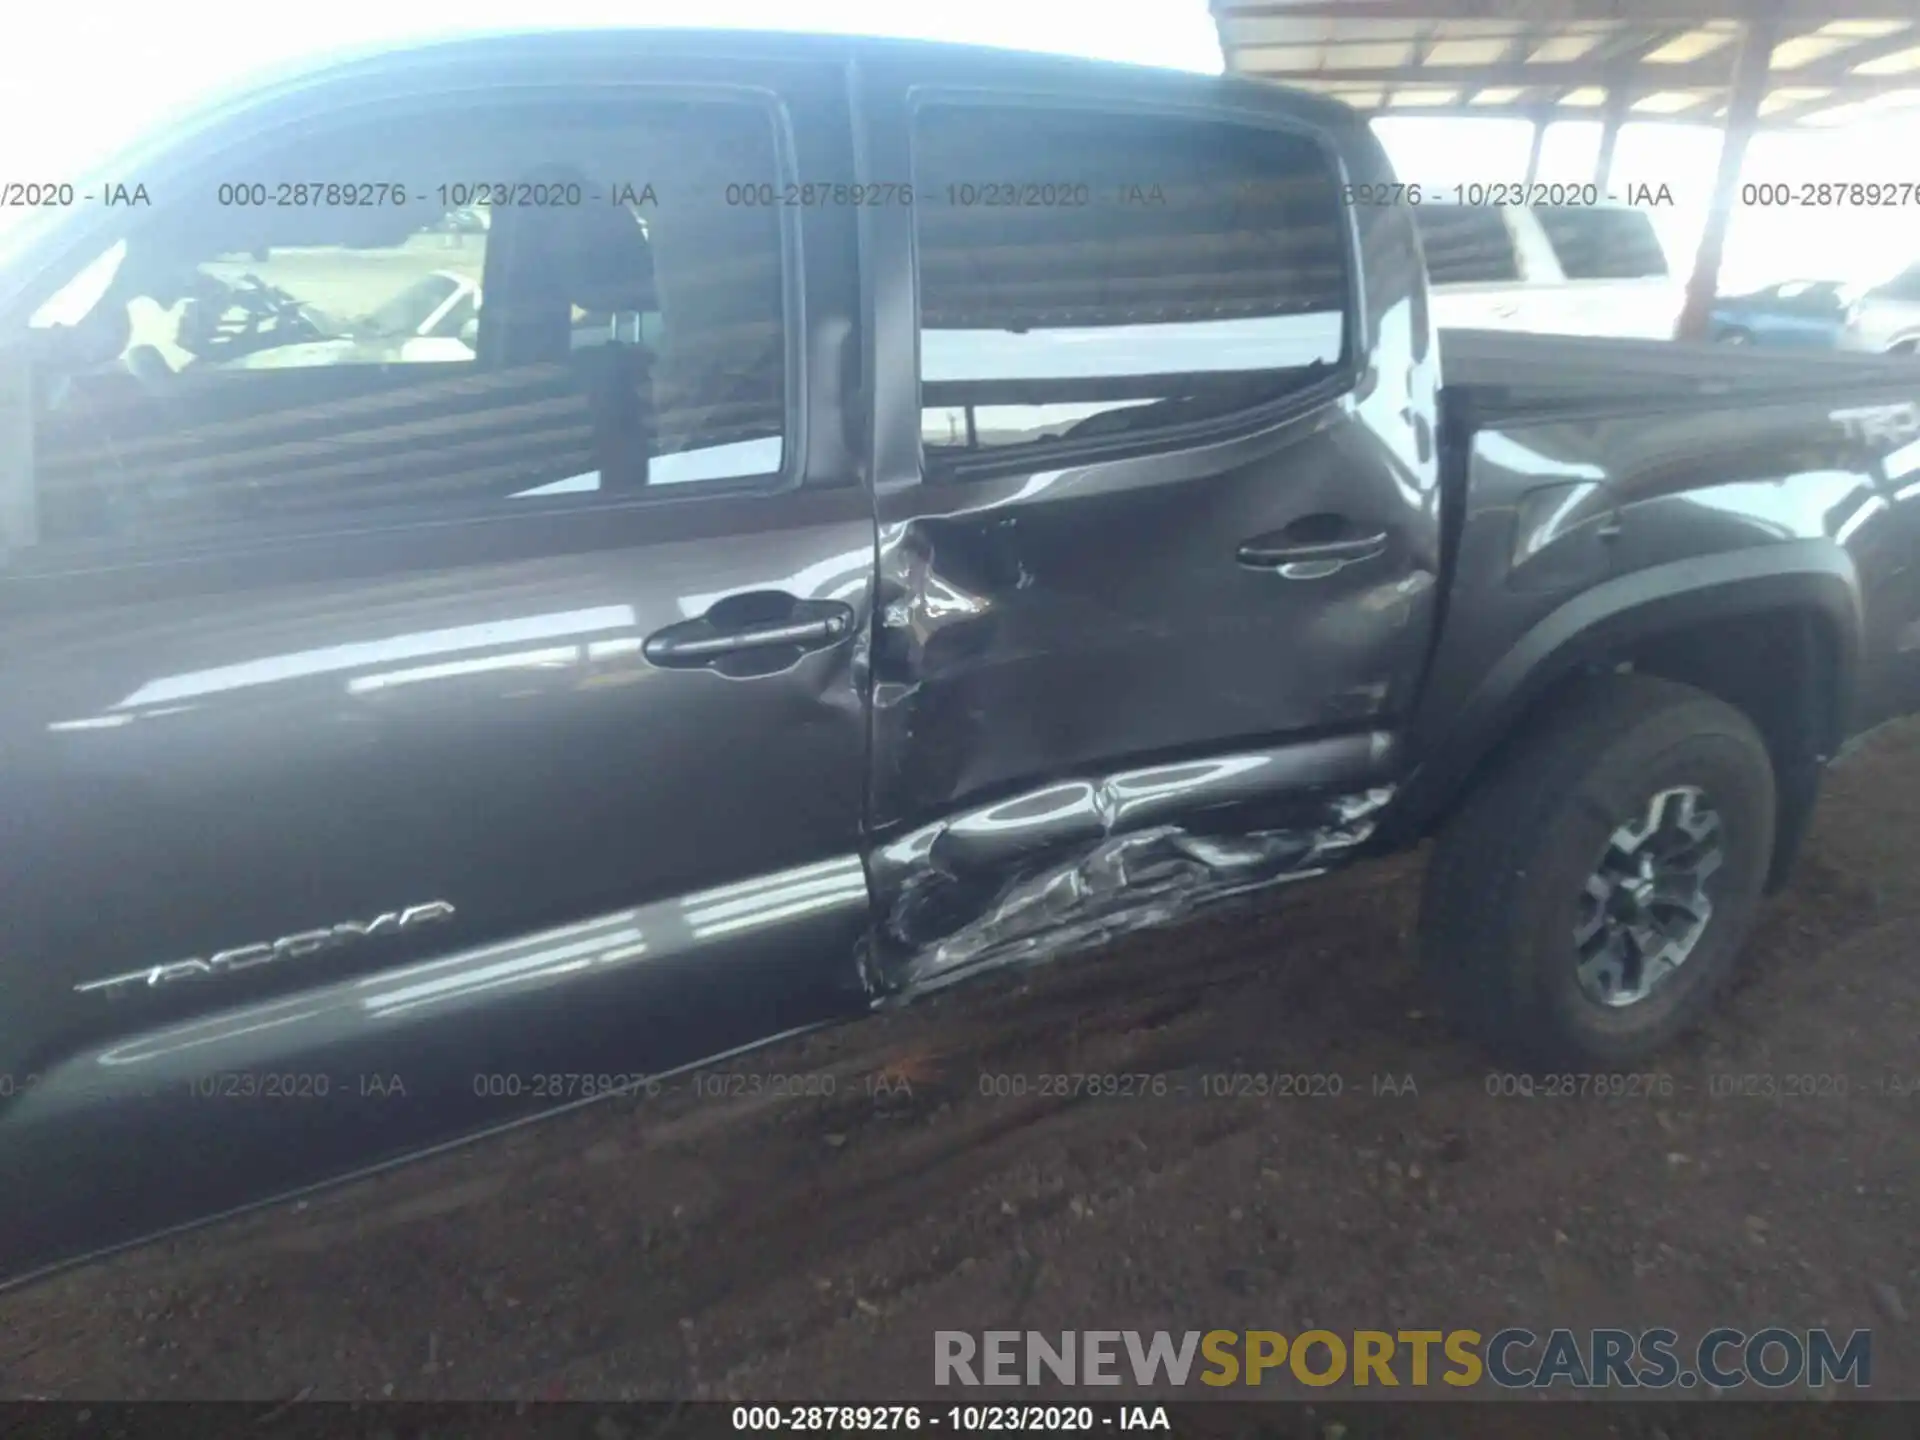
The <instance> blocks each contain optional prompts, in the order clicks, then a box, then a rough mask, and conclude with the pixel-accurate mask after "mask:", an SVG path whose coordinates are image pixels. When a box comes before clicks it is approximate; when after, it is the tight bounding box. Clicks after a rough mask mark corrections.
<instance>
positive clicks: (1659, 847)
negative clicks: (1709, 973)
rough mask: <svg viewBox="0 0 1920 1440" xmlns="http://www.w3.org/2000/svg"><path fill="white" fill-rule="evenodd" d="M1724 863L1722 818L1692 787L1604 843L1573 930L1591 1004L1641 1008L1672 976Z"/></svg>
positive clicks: (1703, 922)
mask: <svg viewBox="0 0 1920 1440" xmlns="http://www.w3.org/2000/svg"><path fill="white" fill-rule="evenodd" d="M1725 858H1726V850H1725V826H1724V824H1723V823H1722V821H1721V818H1720V813H1719V812H1718V811H1717V810H1715V809H1714V808H1713V806H1712V805H1711V804H1710V803H1709V802H1708V800H1707V797H1706V794H1705V792H1704V791H1702V790H1701V789H1699V788H1698V787H1697V786H1692V785H1680V786H1675V787H1673V788H1672V789H1668V790H1662V791H1659V792H1658V793H1657V794H1655V795H1653V796H1651V797H1650V798H1649V799H1648V801H1647V803H1646V806H1645V808H1644V809H1643V810H1642V812H1641V813H1640V814H1639V815H1638V816H1636V817H1634V818H1633V819H1630V820H1628V821H1626V822H1624V823H1623V824H1621V825H1620V826H1619V828H1618V829H1616V830H1615V831H1614V832H1613V834H1612V835H1610V836H1609V837H1608V838H1607V845H1606V849H1605V850H1604V851H1603V852H1602V854H1601V856H1600V861H1599V864H1597V865H1596V866H1595V867H1594V869H1593V872H1592V873H1591V874H1590V875H1588V877H1587V881H1586V884H1585V886H1584V887H1583V888H1582V890H1581V894H1580V906H1579V915H1578V918H1577V919H1576V920H1575V922H1574V927H1573V939H1574V944H1575V946H1576V947H1577V949H1578V951H1579V960H1578V963H1577V969H1576V974H1577V975H1578V977H1579V981H1580V989H1581V991H1582V992H1583V993H1584V994H1585V995H1586V997H1587V998H1588V999H1589V1000H1592V1001H1593V1002H1595V1003H1596V1004H1599V1005H1604V1006H1607V1007H1608V1008H1610V1009H1620V1008H1623V1007H1625V1006H1628V1005H1637V1004H1639V1003H1641V1002H1642V1001H1644V1000H1645V999H1647V997H1648V996H1650V995H1652V994H1653V993H1654V992H1655V991H1656V990H1658V989H1660V988H1661V987H1662V986H1663V985H1665V984H1666V983H1667V982H1668V981H1669V980H1670V979H1671V978H1672V976H1673V973H1674V972H1675V971H1676V970H1678V969H1679V968H1680V967H1681V966H1682V965H1684V964H1685V963H1686V962H1687V959H1688V958H1689V957H1690V956H1691V955H1692V954H1693V952H1694V950H1695V949H1696V948H1697V947H1698V945H1699V943H1700V937H1701V936H1702V935H1704V934H1705V933H1706V930H1707V926H1708V924H1709V922H1711V920H1712V919H1713V898H1712V897H1711V896H1710V895H1709V894H1708V893H1707V880H1708V878H1709V877H1710V876H1711V875H1712V874H1713V873H1714V872H1715V871H1716V870H1718V869H1719V868H1720V866H1721V864H1722V862H1723V861H1724V860H1725Z"/></svg>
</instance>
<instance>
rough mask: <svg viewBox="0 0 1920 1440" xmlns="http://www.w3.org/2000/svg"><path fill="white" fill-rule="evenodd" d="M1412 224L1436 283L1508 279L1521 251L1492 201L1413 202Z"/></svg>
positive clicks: (1516, 272)
mask: <svg viewBox="0 0 1920 1440" xmlns="http://www.w3.org/2000/svg"><path fill="white" fill-rule="evenodd" d="M1413 223H1414V228H1415V229H1417V230H1418V231H1419V232H1420V248H1421V249H1422V250H1423V251H1424V252H1425V254H1426V259H1427V278H1428V279H1429V280H1430V281H1431V282H1432V283H1433V284H1435V285H1511V284H1514V283H1516V282H1517V281H1518V280H1519V279H1520V257H1519V256H1518V254H1516V253H1515V251H1514V247H1513V232H1512V231H1511V230H1509V229H1508V228H1507V217H1506V216H1505V215H1503V214H1502V213H1501V212H1500V210H1499V208H1498V207H1497V206H1491V205H1435V204H1432V203H1428V204H1424V205H1417V206H1415V207H1414V210H1413Z"/></svg>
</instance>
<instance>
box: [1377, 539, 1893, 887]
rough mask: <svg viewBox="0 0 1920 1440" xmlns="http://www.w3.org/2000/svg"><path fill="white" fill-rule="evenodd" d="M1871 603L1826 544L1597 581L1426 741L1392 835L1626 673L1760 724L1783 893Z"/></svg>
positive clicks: (1844, 717)
mask: <svg viewBox="0 0 1920 1440" xmlns="http://www.w3.org/2000/svg"><path fill="white" fill-rule="evenodd" d="M1862 623H1863V622H1862V606H1861V600H1860V588H1859V581H1858V577H1857V574H1856V572H1855V569H1854V564H1853V560H1852V558H1851V557H1850V556H1849V555H1848V554H1847V552H1846V551H1845V550H1843V549H1841V548H1840V547H1839V546H1837V545H1835V544H1833V543H1832V542H1830V541H1826V540H1800V541H1788V542H1783V543H1781V544H1778V545H1773V546H1767V547H1765V548H1762V549H1755V550H1741V551H1733V552H1728V553H1725V554H1721V555H1711V556H1704V557H1700V558H1698V559H1690V560H1682V561H1675V562H1671V563H1668V564H1663V565H1658V566H1653V567H1650V568H1649V569H1646V570H1642V571H1636V572H1634V573H1632V574H1628V575H1623V576H1618V577H1616V578H1614V579H1612V580H1609V581H1606V582H1604V583H1603V584H1600V585H1597V586H1594V587H1593V588H1591V589H1589V590H1587V591H1584V592H1582V593H1581V594H1579V595H1577V596H1575V597H1573V598H1572V599H1570V600H1569V601H1567V602H1566V603H1565V604H1563V605H1561V606H1560V607H1558V608H1557V609H1555V610H1554V611H1552V612H1551V613H1549V614H1548V615H1547V616H1546V617H1544V618H1543V619H1541V620H1540V621H1538V622H1537V623H1536V624H1535V625H1533V626H1532V627H1531V628H1530V629H1528V630H1527V631H1525V632H1524V633H1523V634H1522V635H1521V636H1520V638H1519V639H1518V640H1517V641H1516V642H1515V643H1514V644H1513V645H1511V646H1509V647H1508V648H1507V650H1506V651H1505V652H1504V653H1503V654H1502V656H1501V658H1500V659H1499V660H1498V661H1496V662H1495V663H1494V664H1493V665H1492V666H1491V667H1490V668H1489V670H1488V671H1487V673H1486V675H1484V676H1483V677H1482V678H1481V680H1480V681H1479V683H1478V684H1477V685H1476V686H1474V687H1473V689H1472V690H1471V691H1470V692H1469V694H1468V695H1467V697H1466V699H1465V700H1464V701H1463V703H1462V704H1461V705H1460V706H1458V707H1457V708H1456V709H1455V710H1454V711H1453V713H1452V714H1451V715H1449V716H1446V717H1438V718H1436V719H1434V720H1433V721H1432V722H1431V724H1430V728H1429V731H1428V733H1427V734H1426V735H1424V736H1423V735H1420V734H1416V735H1414V736H1412V737H1410V738H1411V741H1412V743H1411V745H1410V750H1411V752H1412V754H1413V756H1414V765H1413V768H1412V769H1411V770H1410V772H1409V773H1408V775H1407V778H1406V782H1405V783H1404V785H1403V786H1402V787H1401V790H1400V794H1399V796H1398V797H1397V799H1396V803H1395V804H1394V806H1393V807H1392V810H1391V812H1390V813H1389V814H1388V815H1387V816H1386V817H1383V823H1382V827H1381V835H1382V840H1383V843H1384V844H1387V845H1395V844H1399V845H1405V844H1411V843H1414V842H1417V841H1418V840H1420V839H1423V838H1425V837H1426V836H1427V835H1428V834H1430V833H1431V832H1432V831H1433V830H1434V829H1435V828H1436V827H1437V826H1438V825H1439V824H1440V823H1441V822H1442V821H1443V820H1444V819H1445V818H1446V816H1447V815H1448V814H1449V813H1451V811H1452V810H1453V808H1454V807H1455V806H1456V805H1457V804H1458V803H1459V802H1460V800H1461V799H1462V798H1463V797H1464V796H1465V795H1466V794H1467V793H1468V791H1469V790H1470V789H1471V788H1472V787H1473V785H1474V784H1475V782H1476V781H1477V780H1478V778H1479V777H1480V776H1481V775H1482V774H1483V773H1484V772H1485V770H1486V769H1487V768H1488V767H1489V766H1490V765H1492V764H1495V763H1497V762H1498V760H1499V758H1500V756H1501V755H1502V754H1503V753H1504V751H1505V750H1506V748H1507V747H1508V745H1509V743H1510V742H1511V741H1512V740H1513V739H1514V738H1516V737H1517V736H1519V735H1522V734H1524V733H1526V732H1527V730H1528V728H1529V725H1530V722H1532V721H1534V720H1536V719H1537V718H1538V717H1540V716H1541V715H1542V714H1543V712H1545V711H1546V710H1547V709H1548V708H1549V707H1551V706H1554V705H1557V704H1561V703H1565V702H1566V701H1567V700H1568V698H1569V696H1570V694H1571V692H1572V691H1573V690H1574V689H1575V688H1576V687H1577V686H1578V685H1579V684H1580V683H1581V682H1582V681H1583V680H1584V679H1585V678H1587V677H1589V676H1592V675H1594V674H1597V673H1604V672H1606V671H1609V670H1617V669H1622V668H1628V669H1634V670H1640V671H1643V672H1645V673H1649V674H1654V675H1660V676H1662V677H1664V678H1667V679H1671V680H1677V681H1680V682H1683V683H1686V684H1691V685H1694V686H1696V687H1697V688H1699V689H1702V690H1705V691H1707V692H1708V693H1711V694H1715V695H1718V696H1720V697H1721V698H1722V699H1725V700H1727V701H1728V702H1729V703H1731V704H1733V705H1735V706H1736V708H1738V709H1740V710H1742V711H1743V712H1744V713H1746V714H1747V715H1748V716H1749V718H1750V719H1752V720H1753V721H1754V723H1755V724H1756V726H1757V727H1758V728H1759V729H1760V731H1761V733H1762V735H1763V737H1764V738H1765V739H1766V741H1767V744H1768V749H1769V753H1770V754H1771V755H1772V757H1773V761H1774V768H1775V774H1776V778H1777V780H1778V782H1779V799H1780V821H1779V826H1778V829H1777V832H1776V843H1775V852H1774V860H1773V865H1772V868H1771V870H1770V873H1769V881H1768V884H1769V889H1777V888H1778V886H1779V884H1780V883H1781V882H1782V881H1783V880H1784V877H1785V873H1786V870H1787V867H1788V865H1789V864H1790V862H1791V860H1792V857H1793V854H1794V852H1795V851H1796V850H1797V849H1798V846H1799V841H1800V838H1801V836H1802V835H1803V834H1804V832H1805V827H1806V823H1807V821H1808V819H1809V818H1810V815H1811V811H1812V806H1813V800H1814V796H1815V794H1816V792H1817V790H1818V784H1819V774H1820V770H1821V767H1822V766H1823V765H1824V763H1825V762H1826V760H1827V759H1828V758H1830V757H1831V756H1832V755H1833V754H1834V753H1835V752H1836V751H1837V750H1838V748H1839V747H1840V745H1841V743H1842V742H1843V741H1844V740H1845V738H1846V737H1847V736H1848V735H1849V734H1850V733H1851V730H1852V725H1853V721H1852V716H1853V711H1854V696H1855V689H1856V686H1857V684H1858V676H1859V666H1860V652H1861V633H1862Z"/></svg>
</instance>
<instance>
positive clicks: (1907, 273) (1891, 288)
mask: <svg viewBox="0 0 1920 1440" xmlns="http://www.w3.org/2000/svg"><path fill="white" fill-rule="evenodd" d="M1874 293H1876V294H1877V295H1879V296H1880V297H1881V298H1882V299H1886V300H1920V265H1915V266H1913V267H1911V268H1910V269H1907V270H1903V271H1901V272H1900V273H1899V274H1898V275H1896V276H1894V277H1893V279H1891V280H1889V281H1887V282H1886V283H1885V284H1884V285H1882V286H1881V287H1880V288H1879V290H1878V291H1876V292H1874Z"/></svg>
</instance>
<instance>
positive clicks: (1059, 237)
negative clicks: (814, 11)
mask: <svg viewBox="0 0 1920 1440" xmlns="http://www.w3.org/2000/svg"><path fill="white" fill-rule="evenodd" d="M913 146H914V161H913V165H914V216H915V224H916V248H917V253H918V264H919V283H920V296H919V298H920V370H921V381H922V385H921V406H922V410H921V432H922V438H923V441H924V443H925V444H926V446H927V447H928V450H929V452H941V453H949V454H951V453H954V452H966V451H971V450H979V449H984V448H987V447H992V446H1006V445H1019V444H1030V443H1037V442H1044V441H1050V440H1057V439H1061V438H1068V437H1071V438H1081V437H1089V436H1095V435H1109V434H1121V433H1142V432H1146V431H1151V430H1154V429H1159V428H1164V427H1167V426H1171V425H1177V424H1181V423H1184V422H1188V421H1193V420H1199V419H1206V418H1214V417H1218V416H1222V415H1226V414H1229V413H1232V412H1234V411H1236V410H1241V409H1246V408H1250V407H1253V406H1257V405H1263V404H1266V403H1268V402H1270V401H1273V400H1276V399H1279V398H1282V397H1284V396H1287V395H1289V394H1292V393H1295V392H1297V391H1299V390H1300V389H1302V388H1304V387H1305V386H1308V385H1311V384H1312V383H1314V382H1315V381H1316V380H1318V379H1320V378H1322V377H1323V376H1325V375H1326V374H1328V373H1329V372H1330V371H1331V370H1332V369H1333V368H1334V367H1335V366H1336V365H1337V364H1338V363H1339V361H1340V359H1341V356H1342V354H1343V347H1344V344H1345V315H1346V303H1347V278H1346V241H1345V234H1346V226H1345V217H1344V215H1343V213H1342V210H1341V206H1340V199H1339V189H1338V185H1337V183H1336V179H1335V175H1334V172H1333V171H1332V169H1331V168H1330V166H1329V163H1328V161H1327V159H1326V157H1325V156H1324V154H1323V153H1322V152H1321V151H1320V149H1319V148H1318V147H1317V146H1316V145H1315V144H1314V143H1313V142H1312V141H1310V140H1308V139H1306V138H1304V137H1300V136H1296V135H1288V134H1283V133H1279V132H1275V131H1269V130H1260V129H1255V128H1252V127H1248V126H1241V125H1234V124H1230V123H1224V122H1218V121H1206V120H1176V119H1166V118H1162V117H1157V116H1156V117H1148V116H1140V115H1131V114H1114V113H1100V114H1094V113H1090V112H1079V111H1066V110H1047V109H1037V108H1026V107H994V106H985V105H947V104H941V105H933V106H928V107H925V108H923V109H922V110H921V111H920V112H919V114H918V115H917V116H916V118H915V122H914V131H913Z"/></svg>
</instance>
